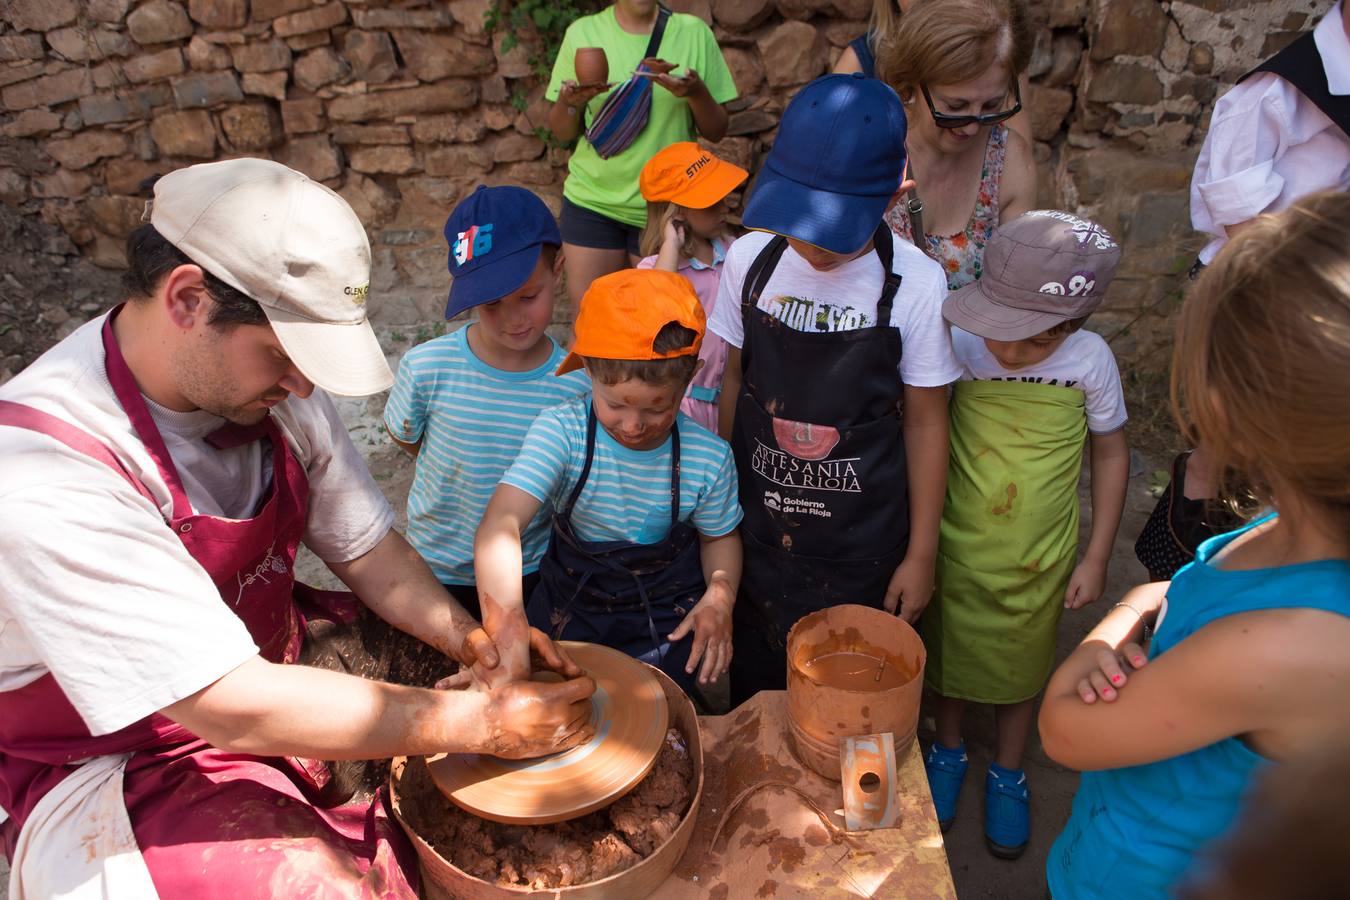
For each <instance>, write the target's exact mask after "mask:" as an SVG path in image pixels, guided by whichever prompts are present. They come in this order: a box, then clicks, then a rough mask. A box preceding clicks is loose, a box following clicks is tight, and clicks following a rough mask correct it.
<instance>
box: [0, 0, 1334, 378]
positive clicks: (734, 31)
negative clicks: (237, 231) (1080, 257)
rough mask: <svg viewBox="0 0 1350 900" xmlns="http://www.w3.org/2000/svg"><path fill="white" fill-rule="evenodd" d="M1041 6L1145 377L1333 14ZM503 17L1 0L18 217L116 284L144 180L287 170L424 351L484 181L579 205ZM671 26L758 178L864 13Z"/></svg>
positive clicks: (1284, 4)
mask: <svg viewBox="0 0 1350 900" xmlns="http://www.w3.org/2000/svg"><path fill="white" fill-rule="evenodd" d="M1031 3H1032V12H1033V18H1034V21H1035V23H1036V50H1035V55H1034V58H1033V61H1032V67H1031V76H1032V78H1031V80H1032V89H1031V91H1030V93H1029V95H1028V97H1026V98H1025V99H1026V101H1027V105H1028V107H1029V109H1030V112H1031V117H1032V125H1033V129H1034V132H1035V137H1036V139H1037V143H1036V156H1037V160H1038V162H1039V165H1040V179H1041V187H1040V192H1041V203H1042V204H1043V205H1055V206H1059V207H1062V208H1066V209H1071V210H1077V211H1079V212H1081V213H1085V214H1088V215H1092V216H1095V217H1098V218H1099V219H1101V220H1102V221H1103V222H1104V223H1105V224H1106V225H1107V226H1108V227H1109V228H1110V229H1111V230H1112V231H1114V232H1115V233H1116V234H1117V235H1119V236H1120V237H1121V238H1123V240H1124V242H1125V244H1126V247H1127V255H1126V263H1125V265H1124V267H1123V269H1122V271H1121V273H1120V275H1119V277H1118V282H1117V284H1116V286H1115V287H1114V288H1113V291H1112V294H1111V299H1110V302H1109V309H1108V310H1107V311H1106V312H1105V313H1104V314H1103V315H1102V316H1101V317H1100V324H1099V325H1098V326H1097V327H1099V329H1101V330H1104V331H1112V330H1114V331H1115V332H1118V334H1117V337H1118V341H1117V349H1118V350H1119V351H1121V353H1122V354H1123V355H1124V356H1126V357H1130V356H1131V355H1143V354H1150V353H1153V350H1155V349H1156V346H1155V345H1156V341H1154V340H1153V339H1151V338H1150V339H1149V340H1147V341H1145V344H1147V346H1144V345H1141V344H1140V343H1139V340H1138V339H1137V335H1146V332H1148V329H1147V328H1145V327H1143V326H1144V325H1146V324H1147V323H1148V322H1149V321H1153V322H1154V325H1155V327H1154V329H1153V330H1154V331H1155V332H1156V331H1158V329H1157V327H1156V324H1157V322H1165V319H1166V313H1167V312H1168V310H1169V309H1170V306H1171V305H1172V304H1170V303H1169V302H1168V301H1169V300H1175V299H1176V298H1177V297H1179V293H1178V290H1177V286H1178V284H1179V279H1178V273H1179V272H1180V271H1181V270H1183V269H1184V268H1185V266H1186V264H1187V263H1188V261H1189V257H1190V256H1191V254H1192V253H1193V251H1194V249H1195V248H1196V246H1197V242H1196V241H1195V239H1194V237H1193V236H1192V235H1191V234H1190V232H1189V228H1188V222H1189V217H1188V213H1187V185H1188V181H1189V177H1190V171H1191V167H1192V164H1193V160H1194V157H1195V154H1196V152H1197V149H1198V146H1199V141H1200V139H1201V137H1202V136H1203V133H1204V128H1205V124H1206V122H1207V120H1208V116H1209V112H1210V110H1211V108H1212V106H1213V101H1214V98H1215V96H1216V94H1217V93H1218V92H1219V91H1220V90H1221V89H1222V88H1223V86H1224V85H1225V84H1227V83H1229V82H1231V81H1232V80H1233V79H1234V78H1235V77H1236V76H1237V75H1239V74H1240V73H1241V72H1243V71H1244V70H1245V69H1247V68H1248V67H1249V66H1250V65H1252V64H1253V63H1254V62H1256V61H1257V60H1259V59H1261V58H1262V57H1264V56H1265V55H1268V54H1269V53H1271V52H1273V51H1274V50H1275V49H1278V48H1279V47H1280V46H1282V45H1283V44H1284V43H1285V42H1287V41H1288V40H1289V39H1291V38H1292V37H1293V36H1294V35H1295V34H1296V33H1298V32H1299V31H1300V30H1304V29H1307V28H1308V27H1310V25H1311V24H1312V22H1313V21H1315V19H1316V18H1317V17H1318V16H1320V15H1321V14H1322V13H1323V12H1325V10H1326V9H1328V8H1329V7H1330V5H1331V0H1268V2H1267V0H1031ZM488 4H489V0H449V2H442V0H436V2H432V0H394V2H379V0H368V2H367V0H328V2H322V0H251V2H250V0H181V2H180V0H0V12H3V30H0V107H2V108H3V114H2V115H0V200H3V202H5V203H7V204H10V205H12V206H15V207H18V208H19V210H20V211H21V212H23V213H25V214H31V215H35V216H40V217H41V218H42V219H43V220H45V221H46V222H47V223H50V224H53V225H55V226H59V228H60V229H61V230H62V231H64V233H65V234H66V235H67V236H68V237H69V239H70V242H72V243H70V244H62V245H61V246H63V247H65V248H67V249H68V251H69V252H71V253H73V252H75V248H76V247H78V252H79V253H80V254H82V255H83V256H84V257H86V258H88V259H91V260H93V261H94V262H95V263H97V264H98V265H100V266H105V267H113V268H115V267H118V266H119V265H122V264H123V250H122V244H123V239H124V237H125V236H126V234H127V233H128V232H129V231H130V230H131V229H132V228H134V227H135V226H136V224H137V223H138V221H139V218H140V214H141V209H142V201H141V199H139V198H138V196H137V186H138V185H139V184H140V182H141V181H142V180H143V179H145V178H146V177H147V176H150V175H152V174H155V173H160V172H164V171H167V170H169V169H172V168H175V167H178V166H182V165H186V164H189V163H193V162H198V161H201V160H208V159H220V158H225V157H229V156H235V155H267V156H271V157H273V158H275V159H278V160H280V161H282V162H285V163H286V164H288V165H291V166H294V167H295V168H297V169H300V170H302V171H304V172H307V173H309V174H310V175H311V176H312V177H314V178H317V179H320V180H322V181H323V182H324V183H326V184H328V185H331V186H332V187H334V188H335V189H337V190H338V191H340V192H341V193H342V195H343V196H344V197H346V198H347V199H348V200H349V201H350V202H351V204H352V206H353V207H354V208H355V209H356V210H357V212H358V214H359V215H360V216H361V218H362V220H363V221H364V222H365V223H366V225H367V227H368V228H369V231H370V237H371V245H372V249H373V251H374V258H375V272H374V277H373V280H372V289H373V291H374V292H375V293H376V295H377V296H378V297H380V301H379V302H378V303H372V305H371V306H372V312H373V316H374V317H375V319H376V321H377V324H378V325H379V326H381V327H382V328H383V329H384V331H385V333H386V334H392V335H394V336H395V337H402V338H403V339H404V342H405V343H406V341H408V340H411V339H413V338H414V337H416V336H417V329H418V328H419V327H422V328H424V327H425V326H426V323H432V322H436V321H438V320H439V318H440V315H441V311H442V309H443V303H444V297H445V289H446V284H447V274H446V267H445V258H446V248H445V244H444V242H443V239H442V237H441V226H442V224H443V222H444V218H445V215H446V213H447V212H448V210H449V209H450V208H451V207H452V206H453V205H454V204H455V202H456V201H458V200H459V199H460V198H461V197H462V196H463V195H464V194H465V193H466V192H467V191H470V190H472V188H473V187H474V186H475V185H476V184H478V183H480V182H486V183H489V184H500V183H517V184H523V185H526V186H528V187H530V188H532V189H534V190H536V191H537V192H538V193H540V194H541V195H542V196H544V197H545V198H546V199H547V200H548V202H549V203H550V205H552V206H553V208H554V209H555V210H556V209H557V206H558V203H559V200H560V197H561V190H562V180H563V177H564V174H565V166H564V164H565V159H566V154H565V152H564V151H562V150H559V149H557V148H549V147H547V146H546V145H545V143H544V142H543V141H541V140H540V139H539V137H537V136H536V129H538V128H539V127H540V126H543V125H544V124H545V121H546V114H547V104H546V102H545V101H544V100H543V99H542V96H541V95H542V86H541V85H540V84H538V83H537V81H536V80H535V79H534V78H532V77H531V72H530V67H529V64H528V61H527V51H526V48H524V47H517V48H516V49H514V50H512V51H511V52H510V53H502V52H501V51H500V49H499V45H500V42H499V41H497V40H494V39H493V38H492V36H491V35H489V34H488V33H486V31H485V29H484V25H483V14H484V12H485V10H486V9H487V7H488ZM671 5H672V6H673V7H675V8H676V9H679V10H683V11H688V12H692V13H694V14H695V15H698V16H700V17H702V18H703V19H705V20H706V21H708V22H710V23H711V24H712V25H713V27H714V29H715V31H716V34H717V36H718V39H719V41H720V42H721V44H722V46H723V48H724V52H725V55H726V59H727V62H728V63H729V65H730V67H731V70H732V72H733V74H734V76H735V79H736V83H737V86H738V88H739V90H740V93H741V95H742V96H741V98H740V99H739V100H737V101H735V102H734V103H733V104H732V109H733V113H732V117H731V127H730V131H729V135H728V137H727V138H726V139H725V140H724V141H722V143H721V144H720V145H719V147H718V152H720V153H722V154H723V155H725V156H727V157H729V158H731V159H733V160H735V161H736V162H738V163H739V164H741V165H743V166H745V167H747V168H750V169H752V170H753V169H754V168H755V167H756V166H757V164H758V163H759V161H760V160H761V159H762V158H763V156H764V154H765V152H766V151H767V148H768V146H769V145H770V143H771V142H772V140H773V137H774V134H775V126H776V123H777V120H778V116H779V114H780V112H781V110H782V108H783V106H784V104H785V102H786V100H787V99H788V97H789V96H790V95H791V94H792V92H793V91H794V90H796V88H797V87H799V86H800V85H801V84H803V83H805V82H806V81H808V80H810V79H811V78H813V77H815V76H817V75H819V74H821V73H823V72H824V71H826V70H827V69H828V67H829V66H830V65H831V64H832V63H833V61H834V60H835V58H837V56H838V54H839V52H840V50H841V49H842V47H843V46H844V45H845V44H846V43H847V42H848V41H849V40H850V39H851V38H853V37H854V36H856V35H857V34H859V33H860V32H861V31H862V30H863V29H864V28H865V20H866V18H867V15H868V11H869V8H870V3H869V0H672V2H671ZM53 252H55V253H56V254H57V256H59V254H60V252H62V251H60V249H59V248H57V250H55V251H53ZM1126 329H1128V332H1127V331H1126ZM1164 330H1165V329H1164ZM423 333H425V332H423ZM394 343H395V344H397V343H398V341H397V340H395V341H394ZM393 349H398V348H397V347H395V348H393ZM1154 356H1155V357H1159V358H1160V354H1154Z"/></svg>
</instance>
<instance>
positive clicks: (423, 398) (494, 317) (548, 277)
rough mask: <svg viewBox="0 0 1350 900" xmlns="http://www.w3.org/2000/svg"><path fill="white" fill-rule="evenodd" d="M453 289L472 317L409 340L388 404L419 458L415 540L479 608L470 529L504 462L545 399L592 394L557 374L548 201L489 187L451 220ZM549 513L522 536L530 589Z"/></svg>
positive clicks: (576, 375)
mask: <svg viewBox="0 0 1350 900" xmlns="http://www.w3.org/2000/svg"><path fill="white" fill-rule="evenodd" d="M445 240H446V243H447V244H448V245H449V249H450V254H449V267H450V274H451V275H452V276H454V282H453V283H452V284H451V286H450V299H449V302H448V303H447V305H446V308H445V317H446V318H447V319H452V318H454V317H455V316H457V315H459V314H460V313H462V312H465V311H467V310H470V309H473V310H476V311H477V319H476V321H474V322H471V323H470V324H469V325H467V326H466V327H464V328H461V329H459V330H457V331H453V332H451V333H450V334H447V335H443V336H441V337H438V338H434V339H432V340H430V341H427V342H426V343H424V344H419V345H418V346H416V347H414V348H412V349H411V350H409V351H408V353H407V355H406V356H404V357H403V362H402V363H401V364H400V365H399V369H398V378H397V379H396V380H395V382H394V389H393V391H392V393H390V395H389V401H388V403H387V404H386V405H385V408H384V423H385V427H386V428H388V430H389V436H390V437H391V438H393V439H394V442H395V443H396V444H398V445H399V446H400V447H402V448H403V449H404V450H406V451H407V452H408V453H409V454H411V455H412V456H414V457H416V459H417V471H416V474H415V475H414V476H413V484H412V490H411V491H410V492H409V494H408V540H409V541H410V542H411V543H412V545H413V547H415V548H416V549H417V551H418V552H419V553H421V554H422V556H423V558H424V559H426V561H427V563H428V564H429V565H430V566H431V569H432V571H434V572H435V573H436V577H437V578H439V579H440V581H441V583H442V584H444V585H445V587H446V590H448V591H449V592H450V593H451V594H452V595H453V596H454V597H455V598H456V599H457V600H458V601H459V602H460V603H461V604H462V605H463V606H464V608H465V609H467V610H468V611H469V612H471V613H473V615H474V617H475V618H481V616H480V610H479V605H478V594H477V589H476V588H475V586H474V572H473V535H474V531H475V530H476V529H477V528H478V520H479V519H480V518H481V517H482V515H483V510H484V509H486V508H487V502H488V499H489V498H490V497H491V496H492V491H493V489H494V488H496V486H497V482H498V480H499V479H500V478H501V476H502V473H503V472H505V471H506V469H507V467H509V466H510V465H511V462H512V461H513V460H514V459H515V458H516V454H517V453H518V452H519V451H520V446H521V444H522V443H523V442H524V440H525V433H526V431H528V430H529V427H530V423H532V422H533V421H534V417H535V416H536V415H538V414H539V412H540V411H541V410H544V409H547V408H548V407H550V406H556V405H557V404H559V403H563V402H565V401H567V400H570V399H572V398H573V397H576V396H579V395H581V394H584V393H586V391H587V390H588V389H589V387H590V382H589V381H588V380H587V378H586V375H585V373H584V372H572V373H569V374H566V375H556V374H554V373H555V372H556V370H557V368H558V366H559V365H560V364H561V363H562V361H563V357H565V356H566V355H567V354H566V353H565V351H564V350H563V349H562V347H560V346H559V345H558V344H557V343H556V342H555V341H554V340H553V338H551V337H550V336H549V335H548V333H547V331H546V330H545V329H547V328H548V325H549V323H550V322H551V321H552V320H553V285H554V279H555V277H556V271H557V269H558V262H559V260H558V248H559V245H560V244H561V243H562V238H561V237H560V235H559V234H558V226H557V223H556V222H554V219H553V214H552V213H550V212H549V210H548V207H546V206H545V205H544V203H543V201H542V200H540V199H539V198H538V197H536V196H535V195H534V194H532V193H531V192H529V191H527V190H525V189H524V188H519V187H482V186H480V187H479V188H478V189H477V190H476V191H474V192H473V193H472V194H470V195H469V197H468V198H467V199H465V200H464V201H463V202H461V203H460V204H459V205H458V206H457V207H455V209H454V211H453V212H452V213H450V217H449V218H448V219H447V220H446V222H445ZM548 535H549V531H548V519H547V518H540V519H537V520H536V521H534V522H532V523H531V524H530V525H529V527H527V528H526V529H525V533H524V534H523V535H522V541H521V549H522V551H523V554H524V575H525V590H526V595H527V596H528V594H529V591H530V590H532V589H533V586H534V582H535V581H536V580H537V579H538V575H537V571H538V568H539V558H540V557H541V556H543V553H544V550H545V548H546V547H547V546H548Z"/></svg>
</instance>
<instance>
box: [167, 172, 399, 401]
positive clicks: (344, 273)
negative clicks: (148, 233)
mask: <svg viewBox="0 0 1350 900" xmlns="http://www.w3.org/2000/svg"><path fill="white" fill-rule="evenodd" d="M150 224H151V225H153V226H154V227H155V230H157V231H158V232H159V233H160V234H161V235H163V236H164V239H165V240H167V241H168V242H169V243H171V244H173V245H174V246H175V247H177V248H178V249H179V250H182V251H183V253H185V254H187V256H188V257H189V258H190V259H191V260H192V261H193V262H194V263H196V264H197V265H199V266H201V267H202V268H203V269H206V270H207V271H208V272H210V273H211V274H212V275H214V276H216V277H217V278H219V279H220V280H221V281H224V282H225V283H226V284H228V285H230V286H231V287H234V288H237V289H238V290H240V291H243V292H244V293H245V294H247V295H248V296H249V297H251V298H253V299H254V300H256V301H257V302H258V305H259V306H261V307H262V308H263V312H265V313H266V314H267V320H268V322H269V323H271V325H272V330H273V331H274V332H275V333H276V336H277V340H279V341H280V342H281V346H282V348H283V349H284V350H285V351H286V354H287V355H288V356H290V358H291V361H292V362H294V363H295V365H296V367H297V368H299V369H300V371H301V372H302V373H303V374H304V376H305V377H306V378H308V379H309V380H310V381H312V382H314V383H315V384H316V385H318V386H319V387H321V388H323V389H324V390H326V391H328V392H329V393H333V394H341V395H344V396H348V397H361V396H366V395H368V394H374V393H377V392H379V391H383V390H386V389H388V388H389V387H390V386H391V385H393V383H394V375H393V373H392V372H391V371H390V370H389V364H388V363H387V362H386V361H385V358H384V351H382V350H381V349H380V344H379V341H378V340H376V338H375V332H374V331H373V330H372V329H371V327H370V322H369V321H368V320H367V319H366V294H367V290H368V288H369V285H370V242H369V241H368V240H367V239H366V230H365V228H364V227H362V225H361V220H360V219H358V218H357V217H356V213H354V212H352V208H351V207H350V206H348V205H347V201H346V200H343V199H342V198H341V197H339V196H338V195H337V194H336V193H334V192H333V191H331V190H329V189H328V188H326V187H324V186H323V185H321V184H319V183H318V182H315V181H311V180H310V179H309V178H307V177H305V176H304V175H302V174H300V173H299V172H297V171H295V170H294V169H290V168H287V167H286V166H283V165H282V164H281V163H277V162H272V161H271V160H266V159H229V160H224V161H222V162H211V163H202V164H200V165H195V166H188V167H187V168H184V169H177V170H175V171H173V172H170V173H169V174H167V175H165V176H164V177H163V178H161V179H159V180H158V181H156V182H155V197H154V201H153V202H152V204H151V207H150Z"/></svg>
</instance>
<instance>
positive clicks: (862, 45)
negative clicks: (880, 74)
mask: <svg viewBox="0 0 1350 900" xmlns="http://www.w3.org/2000/svg"><path fill="white" fill-rule="evenodd" d="M848 45H849V46H850V47H852V48H853V52H854V53H855V54H857V57H858V65H859V66H861V67H862V73H863V74H864V75H866V76H867V77H868V78H876V77H877V57H876V54H874V53H873V52H872V32H871V31H868V32H865V33H864V34H861V35H859V36H858V37H856V38H854V39H853V40H851V41H849V42H848Z"/></svg>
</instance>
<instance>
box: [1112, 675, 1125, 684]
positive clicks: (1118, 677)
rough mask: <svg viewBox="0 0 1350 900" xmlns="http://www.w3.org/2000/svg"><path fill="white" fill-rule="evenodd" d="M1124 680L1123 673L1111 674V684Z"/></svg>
mask: <svg viewBox="0 0 1350 900" xmlns="http://www.w3.org/2000/svg"><path fill="white" fill-rule="evenodd" d="M1124 680H1125V676H1124V675H1112V676H1111V683H1112V684H1120V683H1121V682H1122V681H1124Z"/></svg>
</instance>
